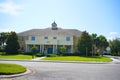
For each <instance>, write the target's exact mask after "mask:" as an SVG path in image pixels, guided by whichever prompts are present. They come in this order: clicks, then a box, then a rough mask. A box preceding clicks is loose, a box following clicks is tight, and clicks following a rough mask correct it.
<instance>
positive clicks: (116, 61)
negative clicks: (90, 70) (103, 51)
mask: <svg viewBox="0 0 120 80" xmlns="http://www.w3.org/2000/svg"><path fill="white" fill-rule="evenodd" d="M107 57H109V58H111V59H112V60H113V61H112V62H113V63H120V57H119V56H111V55H107Z"/></svg>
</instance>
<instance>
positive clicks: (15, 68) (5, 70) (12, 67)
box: [0, 63, 26, 75]
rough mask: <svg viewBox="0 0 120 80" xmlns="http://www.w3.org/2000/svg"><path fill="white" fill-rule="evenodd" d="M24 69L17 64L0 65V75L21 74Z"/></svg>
mask: <svg viewBox="0 0 120 80" xmlns="http://www.w3.org/2000/svg"><path fill="white" fill-rule="evenodd" d="M25 71H26V68H25V67H23V66H21V65H17V64H8V63H0V75H11V74H18V73H23V72H25Z"/></svg>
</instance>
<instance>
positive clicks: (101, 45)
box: [97, 35, 109, 54]
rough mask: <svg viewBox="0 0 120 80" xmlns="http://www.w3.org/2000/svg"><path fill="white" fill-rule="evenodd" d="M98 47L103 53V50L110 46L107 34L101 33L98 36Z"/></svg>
mask: <svg viewBox="0 0 120 80" xmlns="http://www.w3.org/2000/svg"><path fill="white" fill-rule="evenodd" d="M97 46H98V48H99V49H100V51H101V54H102V53H103V51H105V50H106V48H107V47H108V46H109V43H108V42H107V39H106V38H105V36H103V35H100V36H99V37H98V44H97Z"/></svg>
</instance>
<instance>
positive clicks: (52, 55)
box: [46, 54, 57, 57]
mask: <svg viewBox="0 0 120 80" xmlns="http://www.w3.org/2000/svg"><path fill="white" fill-rule="evenodd" d="M46 56H47V57H57V55H56V54H47V55H46Z"/></svg>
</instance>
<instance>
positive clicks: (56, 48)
mask: <svg viewBox="0 0 120 80" xmlns="http://www.w3.org/2000/svg"><path fill="white" fill-rule="evenodd" d="M57 46H58V45H56V49H55V50H56V53H57Z"/></svg>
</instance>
